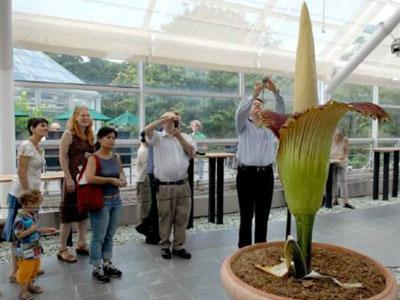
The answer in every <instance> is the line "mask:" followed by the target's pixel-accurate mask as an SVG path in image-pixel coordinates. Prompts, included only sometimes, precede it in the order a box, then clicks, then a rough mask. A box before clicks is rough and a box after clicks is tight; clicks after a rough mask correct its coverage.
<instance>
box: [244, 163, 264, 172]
mask: <svg viewBox="0 0 400 300" xmlns="http://www.w3.org/2000/svg"><path fill="white" fill-rule="evenodd" d="M270 168H272V164H269V165H267V166H247V165H243V164H240V165H239V166H238V170H242V171H251V172H264V171H267V170H268V169H270Z"/></svg>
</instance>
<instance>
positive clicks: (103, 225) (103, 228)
mask: <svg viewBox="0 0 400 300" xmlns="http://www.w3.org/2000/svg"><path fill="white" fill-rule="evenodd" d="M116 198H117V199H116ZM116 198H113V199H110V200H109V199H108V200H105V201H104V206H103V208H102V209H101V210H99V211H97V212H90V213H89V219H90V225H91V227H92V240H91V241H90V264H92V265H93V266H95V267H97V266H100V265H101V260H102V259H103V260H106V261H109V260H111V257H112V248H113V237H114V234H115V232H116V231H117V227H118V223H119V219H120V216H121V213H122V204H121V200H120V198H119V195H118V196H117V197H116Z"/></svg>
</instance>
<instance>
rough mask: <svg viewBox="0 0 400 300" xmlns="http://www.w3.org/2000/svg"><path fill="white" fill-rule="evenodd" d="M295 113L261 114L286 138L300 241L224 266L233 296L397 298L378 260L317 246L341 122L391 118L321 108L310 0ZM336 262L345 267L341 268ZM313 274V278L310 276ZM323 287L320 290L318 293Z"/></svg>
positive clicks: (342, 107)
mask: <svg viewBox="0 0 400 300" xmlns="http://www.w3.org/2000/svg"><path fill="white" fill-rule="evenodd" d="M293 110H294V111H295V113H294V114H293V115H292V116H284V115H280V114H277V113H274V112H271V111H264V112H263V113H262V117H263V123H264V125H265V126H266V127H268V128H270V129H271V130H272V131H273V132H274V133H275V135H276V136H277V137H278V138H279V139H280V143H279V149H278V154H277V166H278V172H279V176H280V179H281V181H282V185H283V188H284V191H285V197H286V202H287V204H288V208H289V210H290V212H291V213H292V215H293V216H294V217H295V220H296V230H297V242H296V241H294V240H293V239H290V240H289V241H287V242H286V243H284V242H275V243H264V244H256V245H253V246H248V247H246V248H243V249H240V250H239V251H237V252H236V253H235V254H233V255H232V256H230V257H228V258H227V259H226V260H225V261H224V263H223V265H222V269H221V280H222V284H223V286H224V287H225V289H226V290H227V291H228V293H229V294H230V295H231V296H233V298H235V299H246V300H250V299H289V298H290V299H292V298H295V299H360V298H361V299H397V293H398V292H397V285H396V281H395V278H394V276H393V275H392V274H391V273H390V272H389V271H388V270H386V269H385V268H384V267H382V266H381V265H380V264H379V263H377V262H376V261H374V260H373V259H371V258H369V257H367V256H365V255H362V254H359V253H356V252H354V251H352V250H349V249H345V248H342V247H338V246H333V245H327V244H317V243H314V244H313V243H312V231H313V225H314V219H315V215H316V213H317V211H318V209H319V208H320V205H321V199H322V196H323V189H324V186H325V183H326V179H327V174H328V167H329V156H330V148H331V141H332V136H333V133H334V130H335V128H336V126H337V123H338V122H339V121H340V119H341V118H342V117H343V116H344V114H345V113H346V112H348V111H355V112H358V113H361V114H364V115H367V116H370V117H372V118H377V119H378V120H379V121H383V120H386V119H388V118H389V116H388V114H387V113H386V112H385V111H384V110H383V109H381V108H380V107H379V106H377V105H374V104H372V103H348V104H347V103H340V102H336V101H333V100H331V101H329V102H328V103H326V104H325V105H321V106H318V99H317V80H316V68H315V54H314V42H313V35H312V27H311V21H310V17H309V13H308V9H307V6H306V4H305V3H304V4H303V7H302V9H301V17H300V28H299V42H298V46H297V57H296V69H295V79H294V94H293ZM317 257H318V259H317ZM281 258H284V262H283V263H280V259H281ZM353 262H354V266H358V267H359V268H360V270H363V271H361V272H364V273H365V274H358V275H360V276H353V275H357V274H355V273H357V272H355V270H351V269H349V266H352V265H353V264H352V263H353ZM337 264H339V265H341V266H342V267H343V268H335V267H337V266H336V265H337ZM271 265H276V266H272V267H271ZM282 269H283V270H284V272H281V274H280V276H281V277H276V278H274V275H271V274H267V273H265V272H263V271H267V272H270V273H274V272H275V274H276V273H279V271H282ZM276 271H278V272H276ZM316 271H318V272H316ZM332 273H333V274H332ZM321 274H324V275H321ZM327 275H329V276H327ZM336 277H338V278H339V279H338V278H336ZM310 278H311V279H313V280H311V281H309V280H308V279H310ZM368 278H369V279H371V280H367V279H368ZM341 281H344V282H341ZM346 281H349V282H346ZM369 281H373V282H372V283H370V282H369ZM292 284H293V285H292ZM289 288H293V291H292V292H291V293H287V292H288V289H289ZM317 290H318V291H319V292H320V293H319V294H318V295H317V296H316V298H313V295H315V293H314V292H316V291H317ZM330 293H331V294H330ZM332 293H333V294H332ZM374 293H375V294H374ZM339 295H341V296H340V297H342V298H340V297H339Z"/></svg>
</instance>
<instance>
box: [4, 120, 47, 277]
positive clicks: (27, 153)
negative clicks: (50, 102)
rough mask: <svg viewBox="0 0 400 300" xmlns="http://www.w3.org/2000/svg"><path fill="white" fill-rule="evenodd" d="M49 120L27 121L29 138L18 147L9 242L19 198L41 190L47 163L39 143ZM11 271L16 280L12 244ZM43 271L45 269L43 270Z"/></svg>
mask: <svg viewBox="0 0 400 300" xmlns="http://www.w3.org/2000/svg"><path fill="white" fill-rule="evenodd" d="M48 124H49V123H48V122H47V120H46V119H43V118H31V119H29V120H28V122H27V129H28V132H29V135H30V137H29V139H27V140H25V141H23V142H22V143H21V145H20V146H19V148H18V170H17V175H16V176H15V177H14V179H13V182H12V186H11V189H10V191H9V192H8V197H7V203H8V215H7V220H6V224H5V226H4V230H3V236H2V237H3V239H4V240H6V241H8V242H13V241H14V236H13V232H14V225H13V224H14V220H15V217H16V215H17V211H18V209H19V208H21V205H20V203H19V200H18V198H19V197H20V195H21V194H22V193H23V192H24V191H27V190H32V189H36V190H40V184H41V180H40V176H41V173H42V169H43V166H44V164H45V160H44V156H43V151H42V150H41V149H40V147H39V143H40V141H41V140H42V138H43V137H45V136H47V134H48V132H49V128H48ZM11 262H12V264H11V272H10V276H9V279H10V282H12V283H15V282H16V278H15V275H16V272H17V263H16V259H15V247H14V245H13V244H12V245H11ZM41 273H43V271H42V272H41Z"/></svg>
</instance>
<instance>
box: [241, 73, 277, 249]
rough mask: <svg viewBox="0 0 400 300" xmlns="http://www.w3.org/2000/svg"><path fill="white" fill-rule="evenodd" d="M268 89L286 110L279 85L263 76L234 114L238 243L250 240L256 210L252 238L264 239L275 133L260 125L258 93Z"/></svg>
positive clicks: (260, 240)
mask: <svg viewBox="0 0 400 300" xmlns="http://www.w3.org/2000/svg"><path fill="white" fill-rule="evenodd" d="M265 88H266V89H268V90H269V91H271V92H272V93H273V94H274V96H275V111H276V112H279V113H284V112H285V103H284V101H283V98H282V97H281V96H280V94H279V89H278V88H277V87H276V86H275V84H274V83H273V82H272V80H271V79H270V78H268V77H264V79H263V81H262V82H257V83H256V85H255V87H254V91H253V95H251V96H249V97H248V98H247V99H246V100H244V101H242V102H241V103H240V104H239V106H238V108H237V110H236V116H235V122H236V133H237V135H238V137H239V144H238V151H237V154H236V159H237V164H238V172H237V177H236V186H237V192H238V199H239V209H240V227H239V243H238V247H239V248H242V247H245V246H247V245H251V244H252V220H253V216H254V214H255V233H254V242H255V243H262V242H265V241H266V240H267V225H268V218H269V212H270V209H271V202H272V195H273V191H274V171H273V169H272V164H273V162H274V160H275V149H274V143H273V141H274V135H273V133H272V131H271V130H269V129H266V128H261V118H260V113H261V112H262V110H263V108H262V105H263V100H262V99H260V98H259V95H260V93H261V91H263V89H265Z"/></svg>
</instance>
